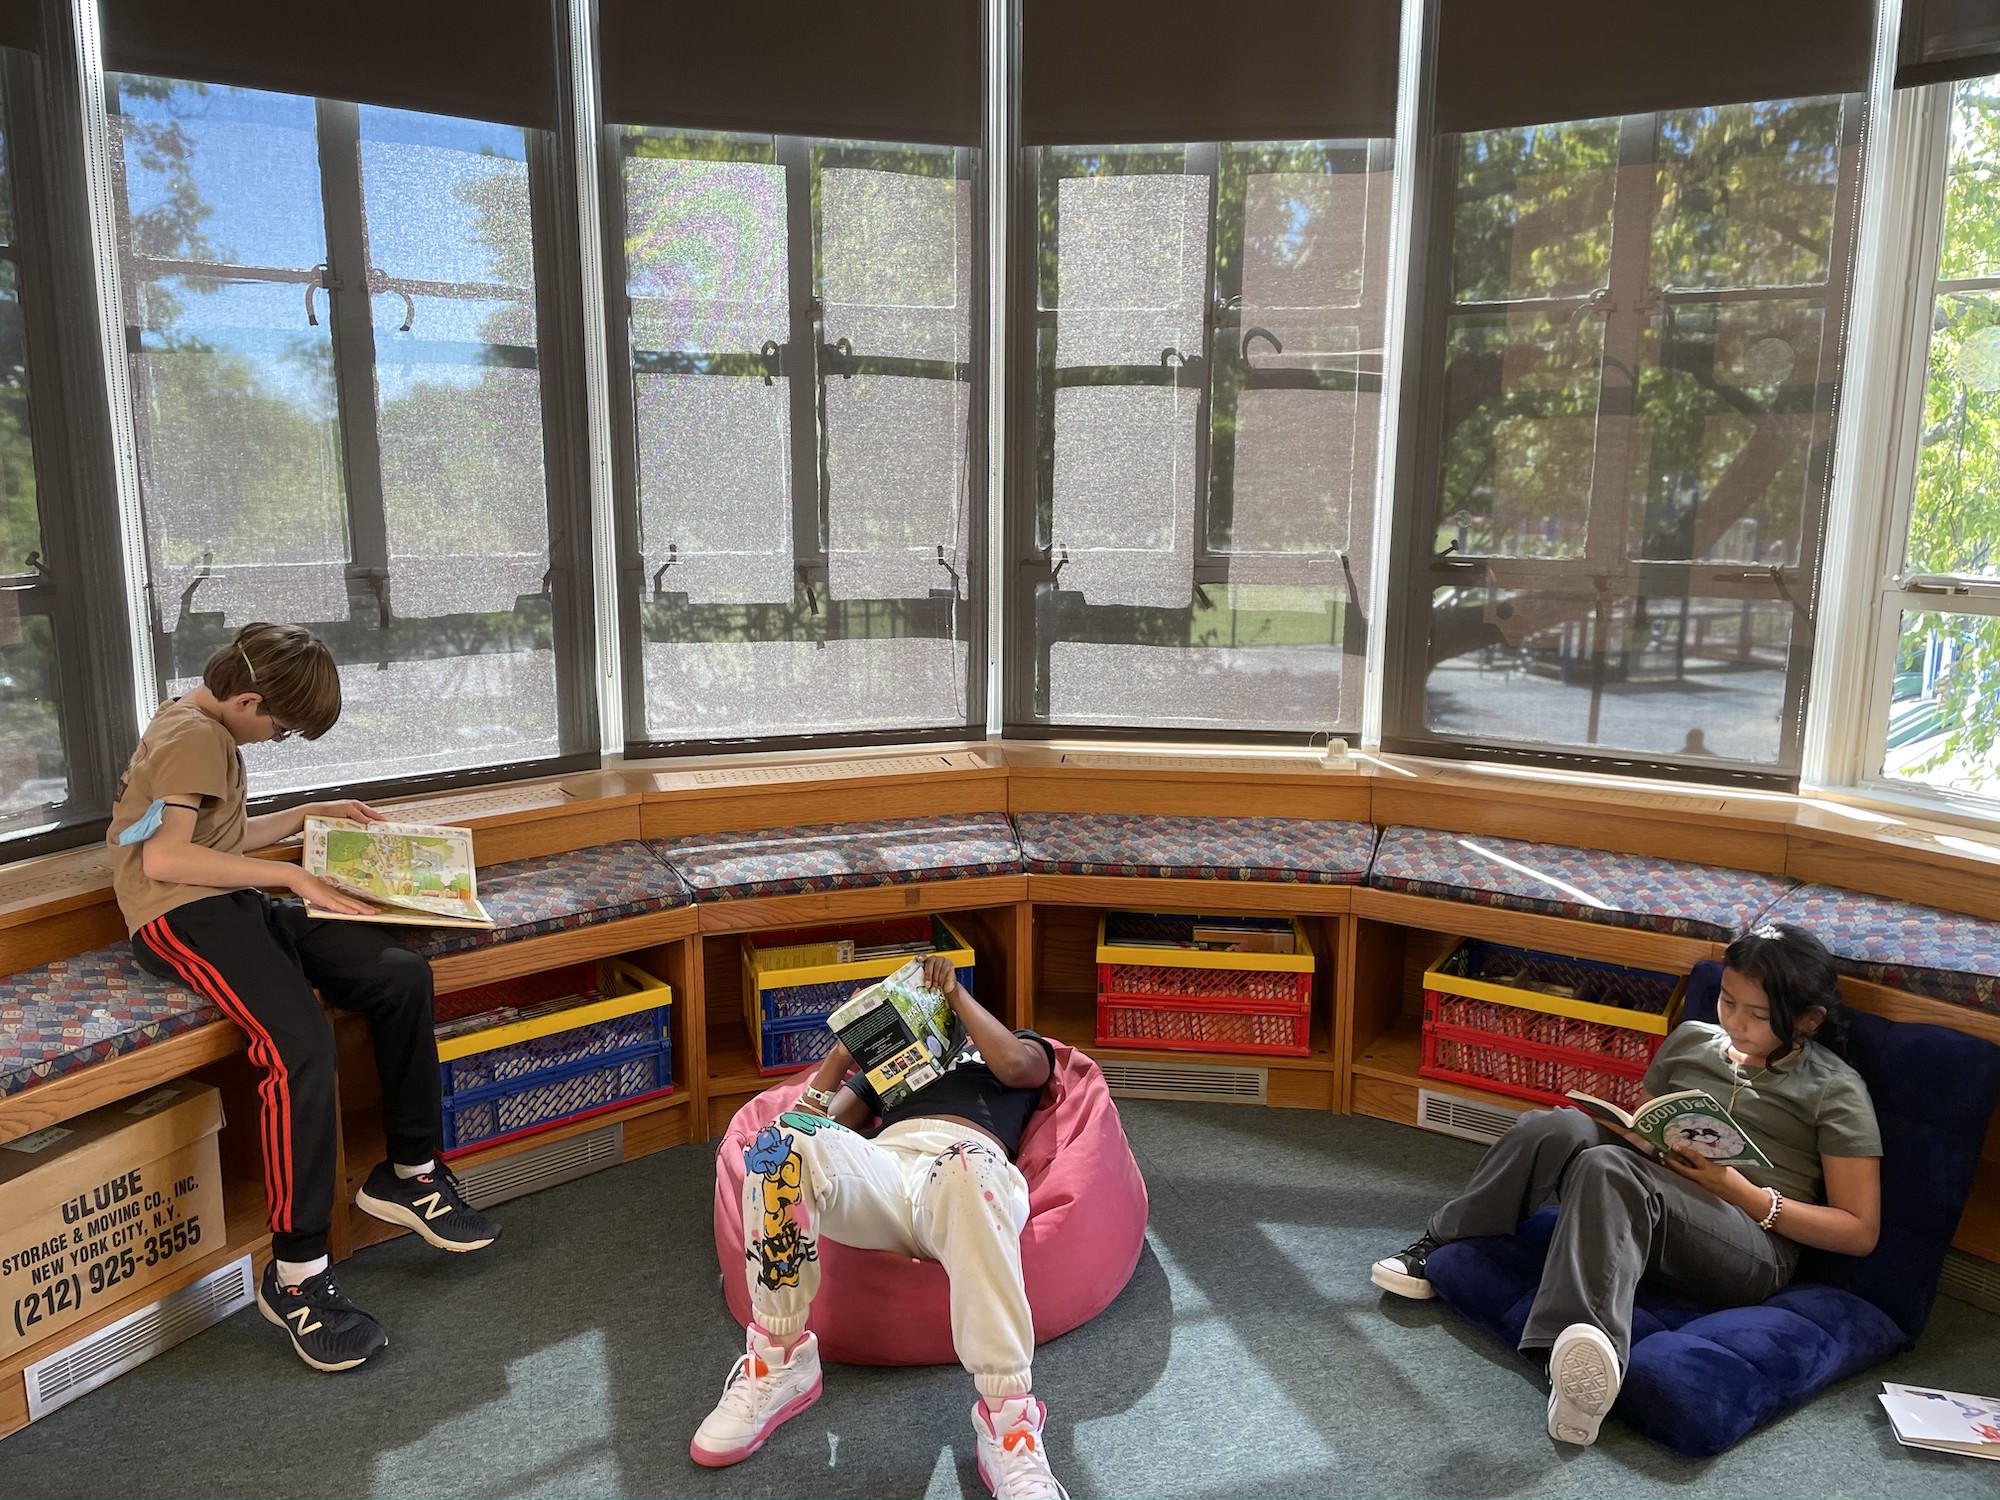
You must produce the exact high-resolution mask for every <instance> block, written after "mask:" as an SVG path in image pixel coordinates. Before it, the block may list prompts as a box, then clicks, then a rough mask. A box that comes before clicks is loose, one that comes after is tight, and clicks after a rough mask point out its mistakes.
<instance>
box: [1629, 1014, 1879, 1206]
mask: <svg viewBox="0 0 2000 1500" xmlns="http://www.w3.org/2000/svg"><path fill="white" fill-rule="evenodd" d="M1644 1087H1645V1090H1646V1093H1647V1095H1648V1096H1649V1097H1651V1098H1655V1099H1657V1098H1659V1097H1660V1095H1662V1094H1673V1093H1678V1092H1679V1091H1680V1090H1682V1089H1705V1090H1706V1091H1707V1092H1708V1093H1710V1094H1712V1095H1714V1097H1715V1100H1716V1102H1717V1103H1719V1104H1721V1105H1722V1106H1723V1107H1724V1108H1725V1109H1727V1110H1728V1111H1729V1112H1730V1114H1732V1115H1734V1116H1735V1117H1736V1120H1737V1123H1738V1124H1740V1125H1741V1126H1742V1127H1743V1129H1744V1130H1745V1131H1746V1132H1747V1133H1748V1134H1749V1136H1750V1139H1751V1140H1753V1141H1755V1142H1756V1143H1757V1145H1758V1147H1759V1148H1760V1149H1761V1150H1762V1151H1763V1153H1764V1154H1765V1155H1766V1156H1768V1157H1769V1158H1770V1159H1771V1164H1772V1167H1773V1170H1771V1171H1768V1172H1767V1171H1765V1170H1764V1169H1763V1168H1762V1167H1738V1168H1737V1169H1736V1170H1737V1171H1739V1172H1741V1173H1742V1174H1743V1175H1744V1176H1745V1177H1747V1178H1749V1179H1750V1180H1751V1181H1752V1182H1754V1183H1756V1184H1757V1185H1758V1186H1759V1187H1774V1188H1776V1189H1777V1190H1778V1191H1779V1192H1781V1193H1783V1194H1784V1195H1785V1196H1786V1197H1787V1198H1790V1199H1793V1200H1795V1201H1797V1202H1800V1203H1824V1202H1825V1201H1826V1175H1825V1173H1824V1172H1823V1171H1821V1169H1820V1158H1821V1157H1825V1156H1880V1155H1881V1154H1882V1132H1881V1129H1880V1127H1878V1126H1877V1124H1876V1123H1875V1105H1874V1103H1873V1101H1872V1100H1870V1099H1869V1097H1868V1086H1867V1085H1866V1084H1865V1083H1863V1082H1862V1081H1861V1075H1860V1074H1859V1073H1857V1072H1855V1071H1854V1069H1853V1068H1851V1067H1849V1066H1848V1064H1847V1063H1846V1061H1845V1060H1843V1059H1842V1058H1840V1057H1837V1056H1835V1055H1834V1054H1833V1053H1832V1052H1830V1051H1828V1050H1827V1049H1826V1048H1825V1047H1822V1046H1819V1045H1818V1044H1817V1043H1814V1042H1806V1043H1805V1044H1804V1045H1803V1046H1802V1047H1801V1048H1800V1050H1799V1051H1798V1052H1796V1053H1794V1054H1793V1055H1792V1056H1790V1057H1788V1058H1786V1059H1785V1060H1784V1061H1783V1062H1781V1063H1779V1064H1778V1065H1777V1066H1776V1067H1772V1068H1763V1067H1756V1068H1752V1067H1743V1066H1742V1065H1740V1064H1737V1063H1733V1062H1731V1061H1730V1058H1729V1033H1728V1032H1726V1031H1724V1030H1723V1029H1722V1028H1721V1027H1720V1026H1717V1025H1714V1024H1712V1023H1710V1022H1707V1021H1684V1022H1682V1023H1681V1024H1680V1025H1679V1026H1677V1027H1675V1028H1674V1031H1673V1034H1672V1035H1671V1036H1669V1037H1668V1038H1667V1040H1666V1042H1665V1044H1664V1045H1662V1046H1661V1048H1660V1050H1659V1051H1658V1052H1656V1053H1654V1054H1653V1065H1652V1066H1651V1067H1650V1068H1648V1069H1647V1070H1646V1081H1645V1085H1644Z"/></svg>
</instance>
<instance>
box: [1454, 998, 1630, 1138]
mask: <svg viewBox="0 0 2000 1500" xmlns="http://www.w3.org/2000/svg"><path fill="white" fill-rule="evenodd" d="M1440 998H1443V999H1449V998H1451V997H1450V996H1443V997H1440V996H1438V995H1436V993H1435V992H1432V993H1429V994H1426V995H1425V996H1424V1060H1423V1064H1422V1066H1421V1067H1420V1068H1418V1070H1417V1071H1418V1072H1419V1073H1421V1074H1422V1075H1423V1076H1424V1077H1426V1078H1440V1079H1444V1080H1446V1081H1448V1082H1451V1083H1464V1084H1470V1085H1471V1086H1472V1087H1474V1088H1479V1089H1485V1090H1486V1091H1488V1092H1489V1093H1495V1094H1507V1095H1510V1096H1512V1097H1513V1098H1516V1099H1528V1100H1532V1101H1533V1102H1535V1103H1537V1104H1565V1103H1567V1102H1568V1100H1567V1098H1566V1097H1565V1096H1566V1095H1567V1094H1568V1092H1569V1091H1570V1090H1571V1089H1580V1090H1581V1091H1582V1092H1584V1093H1586V1094H1595V1095H1596V1096H1597V1097H1598V1098H1600V1099H1604V1100H1607V1101H1608V1102H1610V1103H1612V1104H1615V1105H1617V1106H1618V1107H1619V1108H1620V1109H1630V1108H1632V1107H1633V1106H1634V1105H1636V1104H1637V1103H1638V1102H1639V1092H1640V1090H1639V1085H1640V1081H1641V1080H1642V1079H1643V1078H1644V1077H1645V1076H1646V1068H1647V1065H1648V1064H1649V1063H1650V1062H1651V1061H1652V1054H1653V1052H1654V1051H1657V1050H1658V1048H1659V1045H1660V1041H1661V1039H1660V1038H1659V1037H1656V1036H1646V1035H1644V1034H1643V1033H1637V1032H1634V1033H1629V1035H1631V1036H1635V1037H1641V1038H1642V1039H1643V1040H1644V1041H1645V1042H1647V1043H1650V1049H1649V1050H1648V1051H1647V1053H1646V1055H1645V1056H1644V1057H1641V1058H1633V1057H1611V1056H1606V1055H1605V1054H1604V1053H1601V1052H1592V1051H1587V1050H1585V1049H1583V1048H1580V1047H1562V1046H1551V1045H1549V1044H1547V1043H1545V1042H1534V1041H1529V1040H1526V1039H1525V1038H1522V1037H1510V1036H1498V1035H1495V1034H1494V1033H1493V1032H1490V1031H1483V1030H1480V1029H1479V1028H1478V1027H1474V1026H1454V1025H1451V1024H1450V1023H1448V1022H1443V1021H1436V1020H1433V1019H1432V1012H1433V1010H1434V1008H1435V1001H1436V1000H1438V999H1440Z"/></svg>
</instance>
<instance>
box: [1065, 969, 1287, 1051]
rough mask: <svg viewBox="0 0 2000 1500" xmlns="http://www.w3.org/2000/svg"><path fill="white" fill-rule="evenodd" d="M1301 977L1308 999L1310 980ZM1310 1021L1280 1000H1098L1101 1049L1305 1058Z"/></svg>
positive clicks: (1102, 996) (1129, 997)
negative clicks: (1123, 1048) (1276, 1001)
mask: <svg viewBox="0 0 2000 1500" xmlns="http://www.w3.org/2000/svg"><path fill="white" fill-rule="evenodd" d="M1106 967H1113V966H1111V965H1106ZM1153 972H1155V973H1157V972H1159V971H1158V970H1155V971H1153ZM1287 977H1289V976H1287ZM1304 978H1305V981H1306V995H1307V1000H1308V1001H1310V999H1311V986H1312V976H1311V975H1310V974H1308V975H1305V976H1304ZM1311 1023H1312V1013H1311V1011H1310V1010H1309V1009H1307V1008H1306V1007H1305V1006H1303V1005H1292V1004H1289V1003H1286V1002H1282V1001H1281V1002H1278V1003H1275V1004H1274V1003H1272V1002H1269V1001H1264V1000H1257V999H1249V1000H1227V999H1200V1000H1182V999H1172V998H1166V997H1162V996H1158V995H1120V994H1100V995H1099V996H1098V997H1097V1045H1098V1046H1100V1047H1131V1048H1138V1049H1143V1050H1148V1051H1160V1052H1254V1053H1265V1054H1268V1055H1270V1056H1273V1057H1304V1056H1305V1055H1306V1054H1307V1053H1309V1052H1310V1051H1311V1050H1312V1040H1311V1030H1310V1028H1311Z"/></svg>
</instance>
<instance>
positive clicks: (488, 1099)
mask: <svg viewBox="0 0 2000 1500" xmlns="http://www.w3.org/2000/svg"><path fill="white" fill-rule="evenodd" d="M673 1082H674V1067H673V1044H672V1042H671V1041H661V1042H659V1043H649V1044H647V1045H645V1046H643V1047H635V1048H631V1049H629V1050H627V1051H625V1052H622V1053H612V1054H610V1055H608V1056H604V1057H590V1058H585V1059H583V1060H582V1061H581V1062H576V1063H571V1064H570V1065H569V1066H567V1067H562V1068H555V1069H550V1070H548V1071H545V1072H540V1073H536V1074H534V1075H532V1076H531V1077H530V1078H528V1079H524V1080H513V1081H509V1082H504V1083H497V1084H492V1085H490V1086H488V1087H486V1088H483V1089H476V1090H472V1091H470V1092H467V1093H462V1094H459V1095H457V1096H456V1097H454V1098H450V1099H447V1100H445V1101H444V1148H445V1150H446V1151H463V1150H465V1149H466V1148H468V1147H471V1146H476V1145H481V1144H484V1143H486V1142H488V1141H494V1140H498V1139H500V1138H501V1137H503V1136H511V1135H517V1134H520V1133H521V1132H523V1131H531V1130H539V1129H545V1128H547V1127H548V1126H551V1125H556V1124H560V1123H561V1122H562V1121H564V1120H567V1119H571V1118H574V1117H575V1116H577V1115H580V1114H586V1113H588V1112H590V1111H592V1110H597V1109H602V1108H604V1107H605V1106H606V1105H611V1104H620V1103H624V1102H625V1101H627V1100H631V1099H637V1098H639V1097H641V1096H642V1095H646V1094H656V1093H659V1092H661V1091H662V1090H665V1089H669V1088H671V1087H673Z"/></svg>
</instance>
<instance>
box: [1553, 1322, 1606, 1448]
mask: <svg viewBox="0 0 2000 1500" xmlns="http://www.w3.org/2000/svg"><path fill="white" fill-rule="evenodd" d="M1622 1378H1623V1377H1622V1376H1621V1374H1620V1373H1619V1369H1618V1350H1617V1349H1616V1348H1615V1347H1614V1346H1613V1345H1612V1342H1611V1336H1610V1335H1609V1334H1607V1333H1606V1332H1605V1331H1604V1330H1603V1329H1601V1328H1596V1327H1593V1326H1592V1325H1590V1324H1589V1323H1572V1324H1570V1325H1569V1327H1567V1328H1565V1329H1564V1330H1563V1331H1562V1332H1561V1333H1559V1334H1557V1335H1556V1342H1555V1347H1553V1348H1552V1349H1550V1350H1549V1436H1550V1437H1552V1438H1554V1439H1555V1440H1556V1441H1557V1442H1559V1443H1576V1444H1579V1445H1581V1446H1584V1447H1588V1446H1589V1445H1590V1444H1592V1443H1594V1442H1596V1441H1597V1429H1598V1428H1599V1427H1600V1426H1602V1425H1603V1422H1604V1414H1605V1413H1606V1412H1608V1411H1610V1410H1611V1403H1612V1402H1614V1401H1616V1400H1617V1399H1618V1384H1619V1381H1620V1380H1621V1379H1622Z"/></svg>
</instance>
